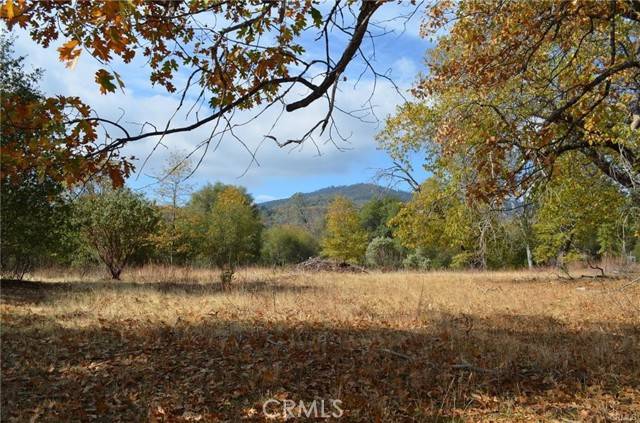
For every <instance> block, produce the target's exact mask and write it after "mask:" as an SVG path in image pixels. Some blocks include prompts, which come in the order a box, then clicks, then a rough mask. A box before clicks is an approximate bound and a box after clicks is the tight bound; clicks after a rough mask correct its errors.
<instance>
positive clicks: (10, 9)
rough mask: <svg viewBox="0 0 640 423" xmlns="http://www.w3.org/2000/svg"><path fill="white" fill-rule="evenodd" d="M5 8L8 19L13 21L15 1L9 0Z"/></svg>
mask: <svg viewBox="0 0 640 423" xmlns="http://www.w3.org/2000/svg"><path fill="white" fill-rule="evenodd" d="M4 7H5V10H6V14H7V19H13V17H14V16H15V15H14V12H13V0H7V2H6V3H5V6H4Z"/></svg>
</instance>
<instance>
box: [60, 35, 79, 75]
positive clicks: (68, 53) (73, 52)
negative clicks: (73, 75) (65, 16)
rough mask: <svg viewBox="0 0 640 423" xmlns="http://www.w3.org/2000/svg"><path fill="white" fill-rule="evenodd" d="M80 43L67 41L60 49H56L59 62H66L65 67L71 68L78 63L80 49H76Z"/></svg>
mask: <svg viewBox="0 0 640 423" xmlns="http://www.w3.org/2000/svg"><path fill="white" fill-rule="evenodd" d="M79 44H80V42H79V41H78V40H69V41H67V42H66V43H64V44H63V45H62V47H60V48H58V53H60V60H61V61H63V62H67V67H70V68H73V67H75V65H76V63H77V62H78V58H79V57H80V53H81V52H82V50H81V49H79V48H76V47H78V45H79Z"/></svg>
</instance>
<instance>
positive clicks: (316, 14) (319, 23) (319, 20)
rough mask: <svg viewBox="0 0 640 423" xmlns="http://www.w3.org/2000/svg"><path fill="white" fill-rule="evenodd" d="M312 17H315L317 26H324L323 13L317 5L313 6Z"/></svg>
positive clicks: (314, 21) (314, 20)
mask: <svg viewBox="0 0 640 423" xmlns="http://www.w3.org/2000/svg"><path fill="white" fill-rule="evenodd" d="M311 18H313V23H314V25H315V26H317V27H318V28H320V27H321V26H322V13H320V11H319V10H318V9H316V8H315V7H312V8H311Z"/></svg>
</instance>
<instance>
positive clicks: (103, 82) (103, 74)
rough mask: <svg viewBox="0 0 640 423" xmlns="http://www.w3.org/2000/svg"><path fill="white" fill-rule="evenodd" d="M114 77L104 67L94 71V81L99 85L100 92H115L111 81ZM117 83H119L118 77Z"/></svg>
mask: <svg viewBox="0 0 640 423" xmlns="http://www.w3.org/2000/svg"><path fill="white" fill-rule="evenodd" d="M113 80H114V77H113V75H111V74H110V73H109V72H107V71H106V70H104V69H100V70H98V71H97V72H96V82H97V83H98V85H100V92H101V93H102V94H106V93H108V92H110V93H112V92H115V90H116V86H115V84H114V83H113ZM118 83H121V81H120V78H118Z"/></svg>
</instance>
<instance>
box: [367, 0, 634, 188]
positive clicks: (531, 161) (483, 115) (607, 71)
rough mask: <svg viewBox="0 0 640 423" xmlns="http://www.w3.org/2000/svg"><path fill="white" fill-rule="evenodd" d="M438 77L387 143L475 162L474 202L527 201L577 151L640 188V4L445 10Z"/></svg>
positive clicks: (435, 22)
mask: <svg viewBox="0 0 640 423" xmlns="http://www.w3.org/2000/svg"><path fill="white" fill-rule="evenodd" d="M422 32H423V35H424V36H426V37H435V38H437V41H436V47H435V48H434V49H433V50H431V51H430V52H429V53H428V55H427V67H428V73H425V74H424V76H423V77H421V79H420V80H419V81H418V82H417V84H416V85H415V87H414V94H415V96H416V101H414V102H413V103H409V104H406V105H403V106H401V107H400V108H399V109H398V115H397V116H395V117H392V118H391V119H390V120H389V121H388V124H387V128H386V130H385V131H384V132H383V133H382V134H381V135H380V137H379V138H380V141H381V143H382V144H383V146H385V147H386V148H387V149H388V150H389V151H390V152H391V154H392V155H394V156H396V157H397V158H399V159H402V158H404V157H405V156H406V154H407V153H408V152H410V151H415V150H424V151H426V153H427V155H428V156H429V158H430V160H431V161H432V162H433V161H437V158H439V157H452V156H455V155H459V156H462V157H464V160H465V161H466V163H467V165H468V167H469V168H470V169H471V170H470V175H469V176H470V177H469V181H468V186H469V193H470V194H474V195H475V196H476V197H480V198H488V197H493V196H496V195H497V196H501V195H513V194H515V195H523V194H524V193H525V192H527V190H528V189H529V188H530V187H532V186H533V185H535V184H536V183H538V182H540V181H543V180H547V179H549V178H550V177H553V172H552V169H553V167H554V163H555V161H556V160H558V159H559V158H560V157H562V156H564V155H566V154H568V153H570V152H577V153H578V154H580V155H582V156H583V157H585V158H586V159H587V160H589V161H590V162H591V163H593V164H594V166H596V167H597V168H598V169H599V170H600V171H601V172H602V173H604V174H605V175H607V176H608V177H609V178H611V179H612V180H613V181H615V182H616V183H617V184H619V185H620V186H621V187H624V188H625V189H635V188H636V187H637V184H638V182H639V181H640V179H639V178H640V176H639V172H640V162H639V160H638V157H639V156H638V155H639V154H640V146H639V143H638V138H639V137H640V131H639V130H638V122H639V120H638V119H640V117H639V116H638V115H640V79H639V76H640V44H639V43H640V3H638V2H637V1H617V0H614V1H610V2H604V1H601V2H598V1H577V2H570V1H537V2H519V1H514V2H473V1H460V2H454V1H443V2H438V3H437V4H436V5H435V6H433V7H432V8H429V9H428V10H427V18H426V20H425V22H424V24H423V27H422Z"/></svg>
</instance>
